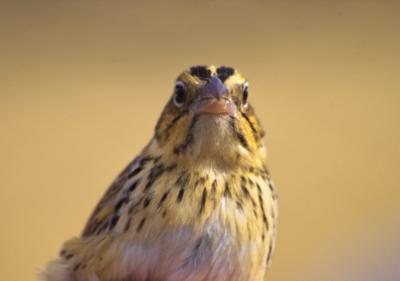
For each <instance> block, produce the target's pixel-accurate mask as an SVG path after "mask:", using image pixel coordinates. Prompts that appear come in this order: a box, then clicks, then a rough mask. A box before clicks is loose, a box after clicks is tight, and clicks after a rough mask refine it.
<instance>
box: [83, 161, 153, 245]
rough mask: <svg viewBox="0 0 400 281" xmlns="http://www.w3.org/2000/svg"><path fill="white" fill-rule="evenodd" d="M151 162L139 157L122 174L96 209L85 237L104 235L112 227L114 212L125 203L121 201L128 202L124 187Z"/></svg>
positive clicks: (89, 221) (85, 231)
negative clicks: (123, 194) (146, 163)
mask: <svg viewBox="0 0 400 281" xmlns="http://www.w3.org/2000/svg"><path fill="white" fill-rule="evenodd" d="M149 160H150V159H149V158H148V157H142V158H139V157H137V158H135V159H134V160H133V161H132V162H131V163H129V165H128V166H127V167H126V168H125V169H124V170H123V171H122V172H121V174H120V175H119V176H118V177H117V178H116V180H115V181H114V182H113V183H112V184H111V186H110V187H109V188H108V190H107V191H106V193H105V194H104V195H103V197H102V199H101V200H100V202H99V203H98V204H97V206H96V208H95V209H94V211H93V213H92V215H91V216H90V218H89V220H88V222H87V223H86V226H85V228H84V230H83V232H82V236H83V237H87V236H92V235H98V234H101V233H104V232H105V231H106V230H107V229H109V228H110V226H112V224H113V214H114V213H115V212H114V211H115V210H116V209H117V208H118V206H119V204H120V205H121V204H122V203H123V201H120V200H127V198H126V197H123V196H122V193H123V190H124V187H125V186H126V185H127V184H129V179H130V178H132V177H133V176H135V175H137V174H138V173H139V172H141V171H142V170H143V165H144V164H145V162H147V161H149ZM121 197H122V199H121Z"/></svg>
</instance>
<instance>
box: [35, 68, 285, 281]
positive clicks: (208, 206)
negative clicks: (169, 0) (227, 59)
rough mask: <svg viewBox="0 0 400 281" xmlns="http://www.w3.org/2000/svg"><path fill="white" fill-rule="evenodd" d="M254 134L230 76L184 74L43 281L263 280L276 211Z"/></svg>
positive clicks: (240, 82)
mask: <svg viewBox="0 0 400 281" xmlns="http://www.w3.org/2000/svg"><path fill="white" fill-rule="evenodd" d="M264 135H265V134H264V130H263V129H262V127H261V124H260V122H259V120H258V118H257V117H256V115H255V112H254V109H253V107H252V106H251V104H250V102H249V89H248V83H247V81H246V79H245V78H244V77H243V76H242V75H241V74H240V73H239V72H238V71H236V70H235V69H233V68H231V67H225V66H221V67H215V66H195V67H191V68H190V69H188V70H186V71H184V72H183V73H181V74H180V75H179V76H178V78H177V79H176V82H175V87H174V90H173V94H172V96H171V98H170V99H169V101H168V103H167V105H166V106H165V108H164V110H163V112H162V113H161V116H160V118H159V120H158V123H157V126H156V128H155V134H154V137H153V138H152V139H151V140H150V142H149V143H148V145H147V146H146V147H145V148H144V149H143V151H142V152H141V153H140V155H139V156H137V157H136V158H135V159H134V160H133V161H132V162H131V163H130V164H129V165H128V166H127V168H126V169H125V170H124V171H123V172H122V173H121V174H120V175H119V176H118V177H117V178H116V179H115V181H114V182H113V184H112V185H111V186H110V188H109V189H108V191H107V192H106V193H105V195H104V196H103V198H102V199H101V200H100V202H99V203H98V205H97V207H96V209H95V210H94V212H93V214H92V216H91V217H90V219H89V221H88V223H87V225H86V227H85V228H84V230H83V233H82V235H81V236H80V237H77V238H73V239H70V240H68V241H67V242H66V243H65V244H64V245H63V247H62V250H61V252H60V256H59V257H58V258H57V259H56V260H53V261H51V262H50V263H49V265H48V267H47V269H46V270H45V271H44V272H43V274H42V278H43V280H46V281H200V280H201V281H216V280H218V281H260V280H265V275H266V271H267V268H268V265H269V263H270V260H271V255H272V252H273V249H274V241H275V235H276V218H277V202H276V191H275V187H274V184H273V182H272V180H271V178H270V175H269V172H268V170H267V167H266V163H265V161H266V148H265V144H264Z"/></svg>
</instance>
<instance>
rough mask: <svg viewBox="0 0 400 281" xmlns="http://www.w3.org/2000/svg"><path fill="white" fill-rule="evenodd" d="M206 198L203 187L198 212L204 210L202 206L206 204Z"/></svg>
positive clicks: (205, 190) (205, 191)
mask: <svg viewBox="0 0 400 281" xmlns="http://www.w3.org/2000/svg"><path fill="white" fill-rule="evenodd" d="M206 199H207V189H206V188H205V187H204V189H203V194H202V195H201V203H200V211H199V213H200V214H201V213H202V212H203V211H204V208H205V206H206Z"/></svg>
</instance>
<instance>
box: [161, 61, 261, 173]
mask: <svg viewBox="0 0 400 281" xmlns="http://www.w3.org/2000/svg"><path fill="white" fill-rule="evenodd" d="M248 87H249V86H248V82H247V80H246V79H245V78H244V77H243V76H242V75H241V74H240V73H239V72H238V71H236V70H235V69H234V68H232V67H225V66H221V67H215V66H194V67H191V68H190V69H188V70H186V71H184V72H183V73H181V74H180V75H179V76H178V77H177V79H176V81H175V85H174V89H173V93H172V96H171V98H170V99H169V101H168V103H167V105H166V106H165V109H164V111H163V112H162V114H161V116H160V118H159V121H158V123H157V126H156V130H155V140H156V142H157V145H158V146H159V147H160V149H162V150H163V151H164V152H165V153H167V154H168V153H169V154H171V155H174V156H177V157H178V158H179V159H191V160H195V161H191V162H195V163H203V162H204V161H206V162H212V163H219V164H223V165H226V163H232V161H234V160H235V159H236V160H237V159H238V158H246V157H247V158H249V159H253V160H252V161H254V159H255V158H257V157H258V156H262V155H264V154H265V151H264V144H263V141H262V139H263V136H264V130H263V129H262V127H261V125H260V122H259V120H258V118H257V117H256V115H255V112H254V110H253V107H252V106H251V105H250V103H249V88H248ZM236 162H237V161H236Z"/></svg>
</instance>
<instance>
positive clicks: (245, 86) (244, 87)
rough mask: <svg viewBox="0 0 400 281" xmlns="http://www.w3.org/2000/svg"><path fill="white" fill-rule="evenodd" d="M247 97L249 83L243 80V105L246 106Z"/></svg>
mask: <svg viewBox="0 0 400 281" xmlns="http://www.w3.org/2000/svg"><path fill="white" fill-rule="evenodd" d="M248 98H249V84H248V83H247V82H244V84H243V106H244V107H247V104H248V101H247V99H248Z"/></svg>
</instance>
